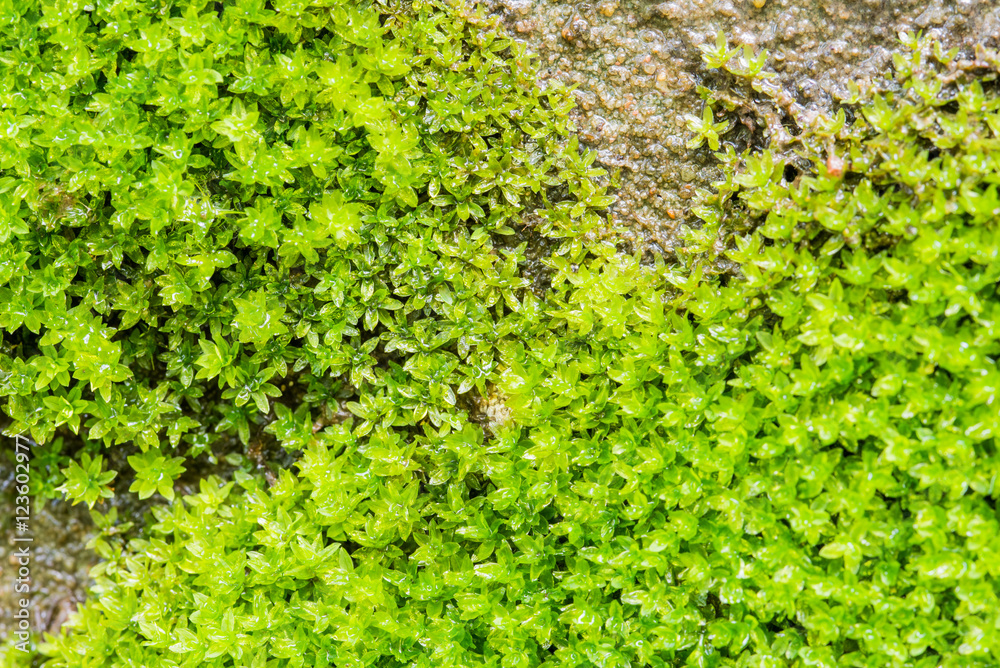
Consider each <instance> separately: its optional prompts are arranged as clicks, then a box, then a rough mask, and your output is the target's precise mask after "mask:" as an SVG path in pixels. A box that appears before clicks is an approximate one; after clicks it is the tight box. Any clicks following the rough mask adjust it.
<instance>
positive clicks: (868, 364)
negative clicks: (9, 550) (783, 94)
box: [0, 4, 1000, 668]
mask: <svg viewBox="0 0 1000 668" xmlns="http://www.w3.org/2000/svg"><path fill="white" fill-rule="evenodd" d="M275 9H278V10H279V11H277V12H274V11H272V9H270V8H265V7H263V6H260V5H256V6H252V5H244V6H227V7H225V8H224V9H223V11H222V15H221V17H220V16H219V14H218V12H216V11H213V10H208V9H205V8H202V9H195V10H188V9H185V10H184V11H183V12H181V11H180V10H177V9H171V8H170V7H162V8H158V9H157V11H156V12H153V11H152V8H148V7H147V8H139V7H138V6H126V5H121V4H120V5H113V6H108V7H104V6H102V7H97V8H95V9H92V10H87V11H86V12H83V11H82V8H81V9H74V8H72V7H56V8H53V7H52V6H49V5H46V6H44V7H42V8H39V9H38V10H37V11H38V13H36V14H32V15H30V16H28V17H27V18H29V19H30V20H27V21H22V22H21V23H18V24H17V25H18V26H19V27H17V28H16V29H11V30H10V31H9V33H7V32H5V33H4V35H5V37H4V39H6V40H7V42H6V48H7V49H14V48H15V46H16V48H17V49H20V50H22V51H23V53H24V54H25V56H26V57H25V58H23V60H24V61H25V62H28V63H39V64H37V65H30V64H29V65H27V66H25V67H27V68H28V69H29V70H30V68H31V67H36V66H37V67H38V70H37V72H35V71H34V70H30V71H28V72H26V73H20V71H19V70H17V69H16V68H14V67H13V66H9V67H8V69H7V70H5V74H6V76H7V77H8V84H7V90H8V92H7V93H5V95H6V98H4V99H5V100H6V102H5V104H7V105H8V107H11V106H12V105H15V104H16V105H20V106H17V107H16V109H17V110H18V111H16V113H14V114H13V119H14V120H13V121H12V122H11V123H9V127H10V128H17V129H16V130H9V131H8V137H7V138H6V139H5V141H7V142H8V144H9V145H10V146H11V147H13V148H8V149H6V150H8V151H9V152H10V155H11V156H12V157H10V158H9V159H8V158H5V159H8V163H5V165H4V167H5V169H6V170H7V171H6V172H5V178H6V179H8V180H7V181H5V182H4V183H6V184H7V189H6V190H5V191H4V196H5V197H8V198H10V201H11V208H9V211H13V212H16V215H15V214H8V215H9V220H8V221H7V223H6V224H7V225H8V231H7V232H6V234H7V240H8V243H7V244H6V245H5V246H3V248H4V249H8V250H5V251H4V252H8V253H11V254H13V255H12V256H11V257H12V258H17V263H15V264H10V263H8V264H7V265H5V266H7V267H9V268H11V269H10V271H9V275H6V274H5V276H6V281H7V283H6V285H5V286H4V287H3V288H2V290H4V293H3V295H0V297H2V299H0V308H6V309H7V310H6V311H4V312H3V315H2V316H0V317H3V318H5V320H4V321H3V322H2V323H0V324H2V326H3V327H4V330H5V332H4V337H5V339H4V340H5V345H6V346H7V352H6V357H5V358H4V359H3V364H4V366H3V369H4V372H5V374H4V376H3V379H2V380H3V383H4V385H3V386H2V387H3V394H4V396H5V397H7V410H8V412H9V413H10V415H11V417H12V418H13V419H14V420H15V424H14V425H13V427H12V428H13V429H20V428H28V429H30V430H32V433H33V434H35V436H36V437H37V438H39V439H42V438H46V437H48V436H49V435H51V434H55V433H56V432H60V433H61V432H65V431H66V430H67V429H69V430H72V431H78V432H79V434H80V435H81V436H82V437H85V438H87V439H89V440H91V441H95V442H99V443H103V444H104V445H112V446H113V445H116V444H118V443H123V444H128V443H133V442H134V443H135V444H137V445H138V446H139V449H141V450H142V451H143V453H141V454H135V455H133V456H132V459H131V462H132V466H133V468H134V469H135V483H134V484H133V491H135V492H137V493H138V494H139V495H140V496H148V495H151V494H153V493H155V492H159V493H161V494H165V495H167V496H169V495H170V493H172V486H171V484H170V481H171V480H172V479H173V478H174V477H175V476H177V475H179V474H180V469H181V468H182V467H183V466H184V461H190V457H191V456H193V455H197V454H198V453H199V452H202V451H204V450H205V449H206V448H210V447H212V444H213V443H212V442H213V439H214V438H216V436H217V434H220V433H227V432H229V433H233V434H237V435H239V436H241V438H242V439H243V440H244V441H246V442H248V443H251V444H252V443H255V442H256V439H257V438H259V437H260V436H259V433H258V432H263V433H264V434H265V435H267V436H268V437H272V438H273V439H274V440H275V441H276V442H278V443H280V444H281V445H283V446H284V447H285V448H286V449H287V450H289V451H292V452H298V451H301V456H300V457H299V459H298V462H297V464H296V465H295V466H294V467H293V471H282V472H281V474H280V476H279V477H278V478H277V480H276V481H275V483H274V484H273V485H271V484H269V483H268V482H266V481H265V480H264V479H263V478H261V477H255V476H250V475H248V474H247V473H245V472H242V471H239V472H237V473H236V474H235V476H234V479H233V480H232V481H229V482H224V481H221V480H219V479H217V478H208V479H205V480H203V481H202V482H201V486H200V493H199V494H195V495H190V496H187V497H184V498H182V499H178V500H176V501H175V502H174V503H173V504H171V505H169V506H163V507H158V508H156V509H155V510H154V511H153V514H154V519H153V521H152V522H151V524H150V525H149V526H148V527H146V531H145V533H144V535H143V536H142V537H141V538H139V539H136V540H133V541H131V542H130V543H129V544H127V545H126V544H123V543H122V541H121V539H120V538H119V537H118V536H117V535H116V534H115V532H116V527H115V526H114V521H113V519H111V518H108V519H105V520H102V530H103V531H104V534H103V535H102V536H101V537H100V538H99V539H97V540H96V541H95V544H94V547H95V549H97V550H98V552H99V553H100V554H101V555H102V556H104V557H105V559H106V561H105V562H104V563H102V564H101V565H100V566H99V567H98V568H97V569H96V570H95V576H96V580H97V584H96V586H95V588H94V591H93V594H92V597H91V599H90V601H89V602H88V603H87V604H86V605H84V606H83V608H82V610H81V612H80V615H79V617H78V619H77V620H76V622H75V623H74V625H73V628H71V629H70V630H68V631H67V633H66V634H65V635H63V636H61V637H59V638H50V639H49V640H50V642H49V643H48V645H47V646H46V648H45V652H46V654H47V656H48V657H49V658H50V663H49V665H50V666H52V667H53V668H55V667H61V666H66V667H67V668H69V667H70V666H73V667H76V666H95V667H96V666H101V667H117V666H121V667H124V666H192V667H194V666H199V667H200V666H219V667H224V666H254V667H268V668H272V667H278V666H331V665H335V666H359V667H360V666H377V667H379V668H390V667H397V666H398V667H400V668H401V667H402V666H413V667H419V666H428V667H429V666H477V667H478V666H497V667H502V668H522V667H523V668H528V667H533V666H539V665H543V664H545V665H560V666H567V667H575V666H581V667H582V666H593V665H596V666H604V667H608V668H612V667H613V668H626V667H628V666H657V667H664V668H665V667H668V666H669V667H673V666H698V667H716V666H719V667H721V666H732V667H739V668H750V667H754V668H765V667H778V666H789V667H792V666H794V667H796V668H798V667H806V666H822V667H830V668H833V667H834V666H859V667H860V666H864V667H866V668H868V667H870V668H882V667H884V666H893V667H900V668H902V667H904V666H905V667H912V668H932V667H934V668H936V667H938V666H942V667H943V666H947V667H949V668H951V667H955V668H958V667H966V666H981V667H983V668H985V667H987V666H995V665H997V664H998V663H1000V641H998V640H997V638H998V637H1000V636H998V634H996V632H995V630H996V629H997V628H998V627H1000V616H998V609H1000V606H998V601H997V595H998V591H997V584H996V583H997V581H998V579H997V577H998V575H1000V531H998V528H1000V527H998V517H997V512H996V496H997V492H996V490H995V483H996V479H997V475H998V473H1000V460H998V458H997V452H996V438H997V433H998V430H1000V418H998V414H1000V411H998V410H997V406H996V396H997V392H998V386H1000V373H998V370H997V367H996V359H997V356H998V354H1000V335H998V332H997V323H998V321H1000V298H998V294H997V286H998V280H1000V229H998V226H997V223H996V221H997V216H998V214H1000V197H998V193H997V187H998V186H997V184H998V182H1000V177H998V174H1000V163H998V161H1000V158H998V157H997V156H998V155H1000V151H998V149H1000V121H998V119H1000V94H998V90H997V82H996V75H997V72H998V69H1000V67H998V62H1000V61H998V59H997V57H996V55H995V54H990V53H986V52H982V53H980V54H979V57H978V59H976V60H975V61H965V62H957V61H955V60H954V58H953V56H952V54H944V53H941V51H940V49H937V50H936V52H935V54H934V55H933V56H932V55H931V53H930V52H931V47H929V46H927V45H925V44H922V43H918V42H916V41H913V42H912V43H910V44H908V45H907V46H908V48H906V49H904V50H903V51H901V54H900V56H899V57H898V58H897V60H896V74H897V76H896V79H895V81H892V82H886V85H885V89H884V90H883V91H882V92H881V93H877V92H870V93H869V92H866V93H861V92H859V93H858V94H857V97H856V99H854V100H851V101H848V102H847V103H845V104H844V105H843V109H841V110H839V111H838V113H837V115H836V116H835V117H833V118H825V119H818V120H817V121H816V122H815V123H814V124H813V125H812V126H809V127H804V128H803V132H802V134H801V135H799V136H798V137H797V138H796V139H795V140H794V142H792V143H791V144H789V146H787V147H784V148H783V150H785V149H787V150H789V151H795V152H796V153H797V158H796V163H795V164H794V165H793V164H791V163H790V162H789V160H790V156H791V155H792V154H791V153H789V154H787V155H786V154H785V153H781V154H772V153H771V152H769V151H762V150H760V149H759V148H757V147H756V145H755V144H754V142H743V143H744V144H748V145H750V146H751V148H749V149H747V150H746V151H744V152H743V153H742V154H738V153H737V152H736V151H735V150H734V149H733V146H732V143H730V140H729V138H728V134H729V132H730V131H731V130H732V124H731V123H729V122H728V121H726V120H725V119H717V118H716V117H715V113H714V111H713V110H711V109H710V110H709V111H708V112H707V113H703V114H702V115H701V116H700V117H699V116H697V115H693V117H692V119H691V121H692V123H691V125H692V129H693V130H695V131H697V132H700V133H701V139H695V140H693V144H692V145H695V144H701V143H706V144H708V146H709V147H710V148H714V147H715V146H719V147H720V148H723V147H724V148H726V151H725V152H720V153H719V154H718V156H719V158H720V160H722V161H723V166H724V173H725V179H724V180H723V181H722V182H720V183H719V184H717V192H716V193H714V194H712V195H711V196H709V197H707V198H706V199H705V201H704V202H703V203H702V205H701V207H700V208H699V209H698V211H699V215H701V216H702V217H703V218H704V220H705V223H706V224H705V226H704V227H703V228H702V229H701V230H698V231H695V232H692V233H691V235H690V238H689V245H688V248H687V249H686V250H685V252H684V253H682V254H681V260H682V262H680V263H679V264H676V265H668V264H667V263H666V262H664V261H662V260H657V261H656V262H654V263H644V262H643V261H642V260H641V258H638V257H630V256H623V255H621V254H619V253H618V252H617V251H616V249H615V248H613V247H611V246H607V245H600V244H595V243H590V242H586V241H585V238H584V234H583V233H584V231H585V230H586V229H587V228H588V227H589V225H590V223H591V222H592V221H593V218H594V216H596V215H597V214H596V213H595V212H594V210H595V209H598V208H600V207H601V206H603V205H604V204H606V203H607V201H608V200H607V197H606V196H605V195H604V193H603V190H602V188H601V187H599V186H598V185H596V182H595V181H594V177H597V176H599V174H598V173H596V172H595V171H594V170H591V168H590V166H589V158H586V157H580V156H579V154H578V153H577V152H576V150H575V147H574V145H573V144H572V143H570V144H568V146H569V148H560V147H562V146H564V145H565V143H564V139H565V137H566V133H567V130H568V128H567V127H566V121H565V115H564V114H565V111H566V100H567V98H566V97H565V96H564V95H563V94H561V93H553V94H551V95H542V94H540V93H539V92H538V90H537V89H536V88H535V87H534V83H533V79H532V73H531V70H530V68H529V67H527V66H525V65H524V63H523V55H522V54H519V53H517V52H516V50H515V49H514V48H513V47H511V46H510V45H509V44H508V43H507V42H505V41H504V40H503V38H502V37H501V36H499V35H498V34H497V33H496V32H495V31H494V30H493V29H492V28H490V27H489V26H485V25H482V24H481V23H480V22H479V20H478V19H476V18H475V17H469V16H462V15H460V14H459V13H458V12H456V11H455V10H449V9H444V8H430V7H421V6H414V7H407V8H403V7H396V6H388V5H387V6H378V7H375V6H372V7H367V8H358V7H355V6H353V5H343V6H337V7H333V8H329V7H321V6H319V5H311V6H309V7H305V6H284V7H281V8H275ZM160 10H162V11H160ZM33 11H34V10H33ZM174 14H176V16H175V15H174ZM74 17H75V18H74ZM132 22H135V23H136V25H135V26H134V27H133V23H132ZM126 24H127V25H126ZM67 26H72V28H68V27H67ZM18 31H20V32H18ZM67 31H69V32H67ZM88 31H89V32H88ZM136 31H138V32H136ZM136 34H138V37H136V36H135V35H136ZM70 35H72V36H73V39H72V40H70V38H69V36H70ZM88 35H90V37H88ZM126 35H128V36H127V37H126ZM63 42H67V43H70V44H72V45H78V44H82V45H83V46H71V48H69V49H68V50H67V49H62V50H60V49H61V48H62V47H61V46H60V48H54V47H52V46H51V45H47V46H45V47H44V48H42V46H41V45H42V44H43V43H45V44H48V43H55V44H57V45H61V44H62V43H63ZM88 45H89V46H88ZM84 52H86V53H84ZM19 53H20V52H19ZM738 56H739V53H738V52H735V51H730V50H729V48H728V45H727V44H725V40H724V39H722V40H720V42H719V43H718V44H717V45H716V46H715V47H714V48H709V49H707V50H706V59H707V60H708V62H709V63H710V64H711V65H713V66H715V67H725V68H726V70H727V71H728V72H729V73H730V74H731V75H733V76H735V77H739V78H741V80H746V88H748V89H749V90H751V91H754V92H755V93H756V94H758V95H762V94H768V93H774V92H775V91H773V90H772V89H771V88H770V87H769V86H765V85H762V84H761V73H762V71H763V69H762V68H763V67H764V63H765V60H764V58H763V57H762V56H760V55H757V56H754V55H753V54H751V53H750V52H749V51H748V50H747V51H744V52H743V55H742V57H738ZM57 58H61V59H62V60H57ZM112 63H114V66H113V67H112ZM87 68H91V69H89V70H88V69H87ZM150 72H153V73H154V74H149V73H150ZM57 73H58V74H57ZM213 73H214V74H213ZM29 75H30V76H29ZM19 77H20V78H19ZM74 77H76V78H75V79H74ZM29 80H30V81H31V82H35V84H36V88H37V89H38V91H41V90H43V89H45V86H48V87H49V88H48V89H45V90H46V93H45V95H52V96H53V97H52V98H51V99H55V100H62V102H59V103H58V104H54V103H49V102H46V101H45V100H47V99H50V98H44V99H43V96H41V95H42V94H41V92H37V93H36V92H31V91H34V90H36V89H34V88H30V87H28V86H27V82H28V81H29ZM62 86H64V87H65V88H62ZM179 90H183V91H184V94H183V95H181V94H180V93H178V92H177V91H179ZM57 91H58V92H57ZM29 93H30V95H38V96H40V97H37V99H36V98H31V97H30V95H29ZM748 94H749V93H748ZM60 95H61V96H62V97H60ZM116 95H117V97H115V96H116ZM102 96H103V97H102ZM706 97H709V98H710V99H711V100H712V101H713V102H715V103H716V105H717V106H720V107H721V108H724V109H726V110H728V111H733V110H734V109H735V108H736V106H737V105H739V104H740V101H739V99H738V98H737V97H736V96H733V95H724V94H722V93H712V92H706ZM102 100H103V101H102ZM130 105H131V106H130ZM88 106H90V107H92V108H90V109H88ZM102 115H103V116H102ZM119 117H120V118H119ZM102 118H103V119H104V120H101V119H102ZM129 123H131V124H132V125H131V126H130V125H128V124H129ZM129 128H131V129H129ZM10 133H14V134H13V136H11V134H10ZM143 137H145V138H146V139H142V138H143ZM146 142H148V144H146ZM806 165H808V168H806V167H805V166H806ZM789 181H790V182H789ZM102 198H103V199H102ZM15 204H16V207H15V206H14V205H15ZM17 207H20V208H17ZM77 210H79V213H73V212H74V211H77ZM522 226H524V227H526V231H527V232H530V233H533V234H534V236H535V239H534V241H536V242H537V241H538V240H539V239H541V238H542V237H543V236H549V237H554V238H563V240H562V241H561V242H559V243H558V244H557V245H555V246H554V248H555V250H554V252H552V253H551V254H550V256H549V257H547V258H546V260H545V263H546V266H547V268H548V271H549V273H548V276H546V280H545V281H543V282H541V283H540V284H534V285H532V284H530V282H529V280H528V279H527V276H528V275H534V274H536V273H537V267H536V266H534V265H533V264H532V263H531V262H529V261H528V259H527V258H526V251H527V248H526V246H525V245H523V244H514V243H507V242H505V241H504V240H505V238H507V237H509V236H511V233H512V232H517V233H521V231H520V228H521V227H522ZM748 229H751V230H755V231H754V232H752V233H750V234H746V235H744V236H734V235H733V230H748ZM720 256H721V257H722V259H727V260H728V261H729V262H731V263H733V265H732V266H733V267H734V268H735V271H733V272H730V273H728V274H720V273H719V269H720V267H722V268H725V266H726V265H725V263H722V262H719V260H720ZM13 261H14V260H10V262H13ZM18 263H19V264H18ZM20 267H25V268H26V269H21V268H20ZM59 286H61V287H59ZM57 288H58V289H57ZM12 304H16V305H19V306H16V307H13V306H11V305H12ZM341 401H343V407H344V408H346V409H347V410H349V411H350V413H351V414H352V415H353V417H351V418H349V419H346V420H342V419H341V418H342V415H340V414H338V412H337V411H338V409H339V408H340V403H341ZM484 402H485V403H492V404H493V405H494V406H496V405H497V404H499V403H502V410H501V411H500V413H501V414H502V415H503V417H504V419H494V420H489V421H487V424H481V423H482V422H484V418H483V415H484V414H485V410H482V409H480V408H477V406H481V405H482V404H483V403H484ZM95 449H97V448H95ZM178 450H179V453H176V454H179V456H175V451H178ZM185 458H187V459H185ZM95 461H97V460H96V459H90V458H84V457H83V456H82V455H81V456H80V458H79V462H78V463H77V464H73V465H71V466H69V467H68V469H67V470H68V475H69V479H68V480H67V483H66V485H67V487H66V491H67V492H68V493H69V494H70V495H71V496H72V497H74V498H78V499H83V500H87V501H88V502H91V501H92V500H96V499H98V498H99V497H100V496H101V495H102V494H104V492H105V491H106V489H105V488H106V486H107V483H108V482H109V481H108V480H106V479H105V478H106V476H107V475H108V473H102V471H101V466H100V464H98V465H96V466H95V464H94V462H95ZM77 469H79V471H78V470H77Z"/></svg>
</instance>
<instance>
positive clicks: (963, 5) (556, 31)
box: [489, 0, 1000, 255]
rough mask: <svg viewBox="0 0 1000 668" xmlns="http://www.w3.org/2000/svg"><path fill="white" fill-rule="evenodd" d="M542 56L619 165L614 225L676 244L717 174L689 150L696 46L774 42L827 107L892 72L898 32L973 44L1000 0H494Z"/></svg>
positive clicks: (653, 242) (603, 156)
mask: <svg viewBox="0 0 1000 668" xmlns="http://www.w3.org/2000/svg"><path fill="white" fill-rule="evenodd" d="M490 3H491V4H490V5H489V6H490V7H491V9H492V11H494V12H495V13H497V14H498V15H500V16H501V17H502V20H503V21H504V23H505V24H506V25H507V26H508V29H509V30H510V32H511V33H512V35H513V36H514V37H515V38H517V39H519V40H523V41H524V42H526V43H527V45H528V46H529V48H531V49H532V50H533V51H535V52H536V53H537V54H538V55H539V57H540V61H539V67H540V79H541V81H542V83H543V84H544V83H545V82H546V81H550V80H558V81H562V82H564V83H567V84H574V85H576V86H577V88H576V91H575V95H576V98H577V102H578V108H577V110H576V111H575V112H574V113H575V116H574V120H575V121H576V123H577V127H578V129H579V131H580V135H581V140H582V143H583V144H584V145H586V146H588V147H590V148H592V149H593V150H595V151H597V154H598V162H599V163H600V164H601V165H603V166H604V167H606V168H608V169H609V170H614V169H616V168H620V170H621V188H620V190H619V191H618V193H617V195H618V197H619V200H618V202H617V204H615V205H614V206H613V207H612V210H611V216H610V217H609V230H608V232H609V234H610V235H611V236H613V237H615V238H617V239H621V240H625V241H627V242H631V243H629V244H627V245H631V246H632V247H633V248H641V249H644V250H648V251H651V252H654V253H666V254H668V255H669V254H670V251H671V249H672V248H673V247H674V246H675V245H676V242H677V231H678V229H679V226H680V225H682V224H684V223H688V224H692V225H697V224H698V221H697V219H695V218H694V216H693V215H692V214H691V213H690V206H691V204H692V200H693V198H694V195H695V192H696V189H697V188H699V187H707V186H708V185H709V184H710V183H711V182H712V181H713V180H714V179H715V178H716V174H717V173H716V171H715V169H714V168H713V166H712V165H713V163H714V160H713V158H712V156H711V155H710V152H709V151H708V149H707V148H705V147H702V148H700V149H696V150H688V149H687V148H685V143H686V142H687V140H688V139H689V138H690V136H691V135H690V133H689V132H688V130H687V128H686V124H685V121H684V115H685V114H695V115H700V113H701V110H702V108H703V102H702V100H701V98H700V96H699V95H698V92H697V87H698V86H699V85H706V86H712V85H713V83H714V82H713V81H712V77H714V76H715V74H714V73H713V72H711V71H710V70H708V69H707V68H706V67H704V66H703V64H702V62H701V53H700V51H699V50H698V45H700V44H703V43H706V42H711V41H714V40H715V35H716V32H717V31H718V30H720V29H721V30H723V31H725V33H726V35H727V36H728V37H729V42H730V46H733V45H736V44H748V45H750V46H752V47H754V49H760V48H764V49H767V50H768V52H769V54H770V55H771V58H770V60H769V68H772V69H773V70H774V71H775V72H776V73H777V74H778V81H779V82H780V83H781V85H782V86H783V87H784V89H785V91H786V92H787V93H788V94H789V96H790V98H791V99H793V100H794V104H795V105H796V106H797V111H798V112H800V113H799V114H798V117H799V118H806V119H808V118H809V116H810V115H813V114H816V113H820V112H823V111H826V110H829V109H830V108H831V106H832V105H833V103H834V102H835V101H836V99H837V96H838V95H843V94H845V93H846V91H847V89H846V87H845V86H846V83H847V82H848V81H850V80H854V81H857V82H859V83H860V84H862V85H864V83H865V82H866V80H870V79H872V78H873V77H876V76H878V75H880V74H883V73H885V72H886V70H887V69H888V68H889V65H890V63H891V60H892V57H891V53H892V50H893V49H895V47H896V45H897V44H898V38H897V35H898V34H899V33H900V32H907V31H923V33H924V34H926V35H929V36H933V37H936V38H938V39H940V40H941V41H942V42H943V43H944V44H946V45H947V46H955V47H959V48H960V49H962V50H967V51H969V52H970V53H971V50H972V48H973V47H974V45H975V44H977V43H982V44H985V45H988V46H991V45H992V46H995V44H996V41H997V40H998V38H1000V3H998V2H996V0H805V1H803V0H742V1H741V0H670V1H668V2H662V3H656V2H641V1H640V2H636V1H635V0H599V1H597V2H594V3H577V4H574V3H568V2H558V1H557V0H490Z"/></svg>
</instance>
